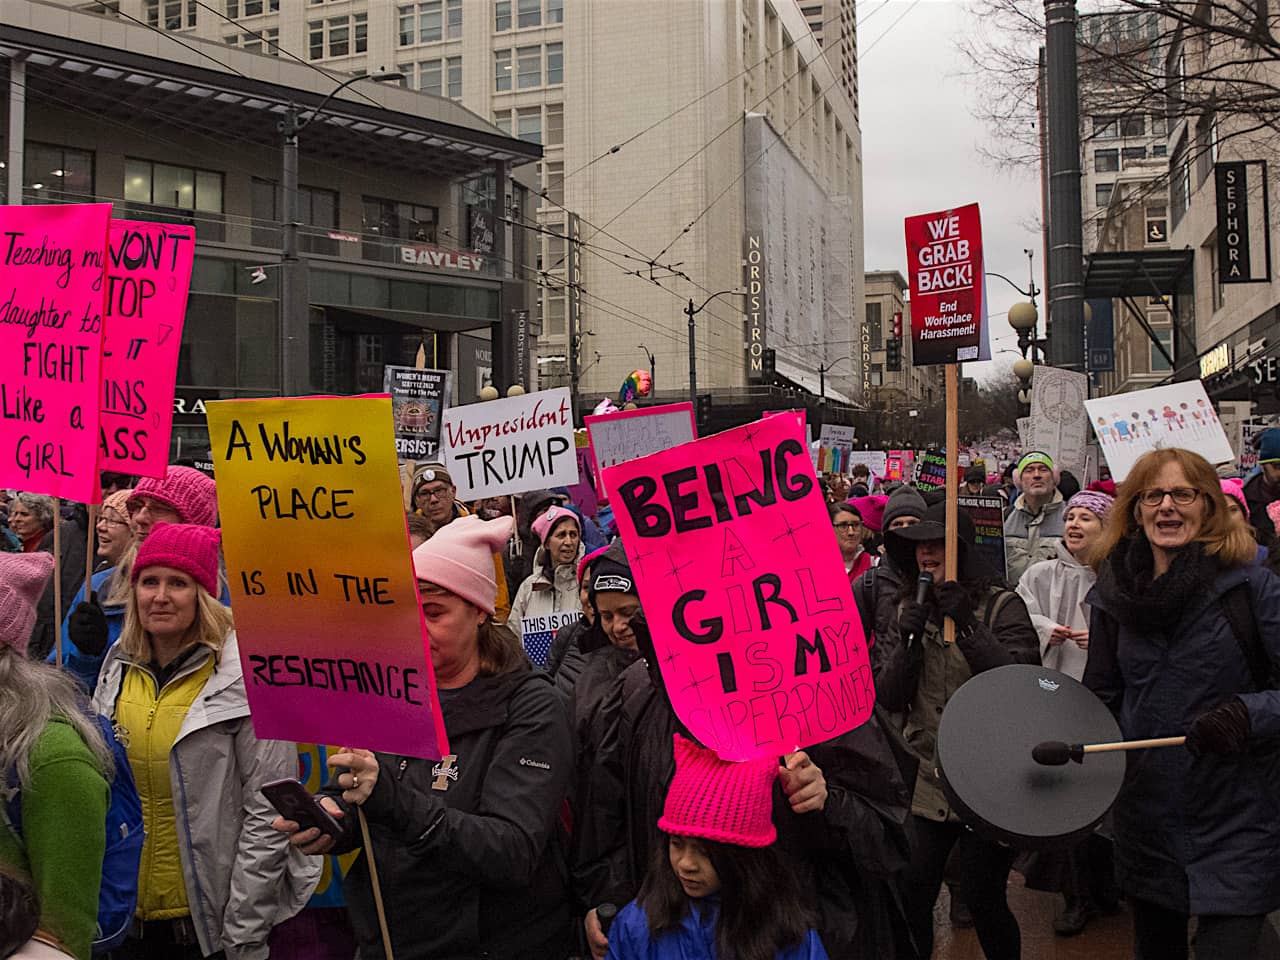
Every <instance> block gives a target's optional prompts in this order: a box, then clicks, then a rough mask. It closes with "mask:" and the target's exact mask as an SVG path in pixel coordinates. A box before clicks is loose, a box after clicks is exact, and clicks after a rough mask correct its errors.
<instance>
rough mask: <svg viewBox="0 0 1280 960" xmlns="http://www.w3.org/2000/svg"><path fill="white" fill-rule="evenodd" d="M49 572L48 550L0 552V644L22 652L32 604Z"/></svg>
mask: <svg viewBox="0 0 1280 960" xmlns="http://www.w3.org/2000/svg"><path fill="white" fill-rule="evenodd" d="M52 573H53V554H51V553H44V552H39V553H0V646H5V647H13V649H15V650H17V651H18V653H20V654H22V655H24V656H25V655H26V652H27V644H28V643H30V642H31V630H32V628H33V627H35V625H36V604H37V603H39V602H40V595H41V594H42V593H44V591H45V588H46V587H47V586H48V585H49V575H50V574H52Z"/></svg>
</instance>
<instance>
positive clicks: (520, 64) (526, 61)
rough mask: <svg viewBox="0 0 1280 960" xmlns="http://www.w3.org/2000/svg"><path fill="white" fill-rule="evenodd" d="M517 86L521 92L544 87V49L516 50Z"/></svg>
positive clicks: (520, 48)
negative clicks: (530, 88)
mask: <svg viewBox="0 0 1280 960" xmlns="http://www.w3.org/2000/svg"><path fill="white" fill-rule="evenodd" d="M516 70H517V72H518V74H519V80H518V81H517V86H519V88H520V89H521V90H525V89H527V88H529V87H540V86H542V48H541V47H519V48H518V49H517V50H516Z"/></svg>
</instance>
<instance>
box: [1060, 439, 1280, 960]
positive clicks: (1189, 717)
mask: <svg viewBox="0 0 1280 960" xmlns="http://www.w3.org/2000/svg"><path fill="white" fill-rule="evenodd" d="M1254 553H1255V548H1254V541H1253V538H1252V536H1250V534H1249V532H1248V530H1247V529H1246V527H1245V526H1244V525H1243V524H1241V523H1238V522H1236V521H1235V520H1234V519H1233V518H1232V516H1231V514H1230V513H1229V511H1228V508H1227V504H1226V501H1225V498H1224V496H1223V493H1222V488H1221V485H1220V484H1219V482H1218V476H1217V474H1216V473H1215V471H1214V469H1213V467H1212V466H1210V465H1209V463H1208V462H1206V461H1205V460H1204V459H1203V458H1202V457H1200V456H1199V455H1197V454H1195V453H1192V452H1191V451H1189V450H1180V449H1163V450H1153V451H1151V452H1149V453H1147V454H1145V455H1144V456H1142V457H1141V458H1140V459H1139V460H1138V462H1137V463H1136V464H1134V466H1133V468H1132V470H1130V472H1129V475H1128V477H1127V478H1126V479H1125V481H1124V483H1123V484H1122V485H1121V487H1120V489H1119V491H1118V492H1117V497H1116V504H1115V507H1114V509H1113V510H1112V511H1111V516H1110V518H1109V520H1108V523H1107V529H1106V531H1105V532H1104V534H1103V537H1102V540H1101V541H1100V543H1099V547H1098V550H1097V552H1096V553H1095V557H1096V558H1097V559H1095V565H1096V567H1097V573H1098V582H1097V585H1096V586H1095V587H1094V588H1093V590H1091V591H1090V592H1089V595H1088V598H1087V599H1088V602H1089V604H1090V605H1091V608H1092V617H1091V620H1090V627H1089V661H1088V664H1087V666H1086V667H1085V673H1084V683H1085V685H1086V686H1088V687H1089V688H1090V689H1091V690H1093V691H1094V692H1095V693H1096V694H1097V695H1098V696H1099V698H1101V699H1102V701H1103V702H1104V703H1106V704H1107V706H1108V707H1110V708H1111V711H1112V712H1113V713H1114V714H1115V715H1116V718H1117V720H1118V721H1119V723H1120V729H1121V732H1122V733H1123V735H1124V738H1125V739H1126V740H1136V739H1145V738H1153V737H1171V736H1178V735H1182V734H1185V735H1186V738H1187V739H1186V745H1185V746H1174V747H1166V748H1163V749H1154V750H1144V751H1134V752H1131V753H1130V754H1129V756H1128V766H1127V770H1126V774H1125V780H1124V785H1123V786H1122V787H1121V790H1120V796H1119V798H1118V800H1117V801H1116V805H1115V807H1114V814H1115V840H1116V865H1117V874H1118V879H1119V882H1120V886H1121V889H1122V890H1123V891H1124V893H1125V894H1127V896H1128V898H1129V903H1130V905H1131V906H1132V908H1133V925H1134V941H1135V945H1136V953H1137V956H1138V958H1139V960H1155V958H1160V960H1185V958H1186V957H1187V929H1188V921H1189V919H1190V918H1191V917H1193V916H1194V917H1196V918H1197V921H1198V923H1197V933H1196V938H1195V945H1196V948H1195V955H1196V958H1197V960H1244V958H1249V957H1253V956H1254V955H1255V950H1256V947H1257V941H1258V935H1259V932H1260V931H1261V929H1262V925H1263V923H1264V922H1265V920H1266V914H1268V913H1269V912H1271V911H1273V910H1275V909H1277V908H1280V791H1277V788H1276V784H1277V783H1280V739H1276V738H1277V737H1280V691H1277V690H1276V689H1275V686H1276V685H1275V683H1274V682H1273V681H1272V679H1271V678H1272V676H1274V675H1275V664H1277V663H1280V580H1277V578H1276V577H1275V576H1274V575H1273V574H1271V573H1270V572H1269V571H1266V570H1264V569H1262V568H1260V567H1257V566H1251V563H1252V561H1253V559H1254ZM1086 762H1087V761H1086Z"/></svg>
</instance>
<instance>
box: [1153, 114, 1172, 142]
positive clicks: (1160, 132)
mask: <svg viewBox="0 0 1280 960" xmlns="http://www.w3.org/2000/svg"><path fill="white" fill-rule="evenodd" d="M1168 133H1169V118H1168V117H1166V116H1165V115H1164V114H1163V113H1153V114H1152V115H1151V135H1152V136H1156V137H1163V136H1167V135H1168Z"/></svg>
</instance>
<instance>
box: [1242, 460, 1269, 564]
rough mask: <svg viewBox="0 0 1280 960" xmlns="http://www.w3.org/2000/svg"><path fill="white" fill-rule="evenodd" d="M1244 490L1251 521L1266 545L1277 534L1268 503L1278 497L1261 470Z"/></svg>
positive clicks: (1259, 540) (1259, 537)
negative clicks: (1269, 488) (1273, 492)
mask: <svg viewBox="0 0 1280 960" xmlns="http://www.w3.org/2000/svg"><path fill="white" fill-rule="evenodd" d="M1243 492H1244V502H1245V503H1247V504H1248V505H1249V522H1250V523H1251V524H1253V529H1255V530H1257V531H1258V542H1259V543H1261V544H1262V545H1263V546H1266V545H1267V544H1269V543H1271V540H1272V538H1273V537H1274V536H1275V535H1276V525H1275V524H1274V523H1272V522H1271V517H1270V516H1269V515H1268V514H1267V504H1268V503H1270V502H1271V501H1272V500H1275V499H1277V498H1276V497H1274V496H1272V495H1271V492H1270V491H1269V490H1268V489H1267V478H1266V477H1265V476H1263V474H1262V472H1261V471H1259V472H1258V473H1257V474H1256V475H1254V477H1253V478H1252V479H1251V480H1250V481H1249V482H1248V483H1246V484H1245V485H1244V491H1243Z"/></svg>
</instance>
